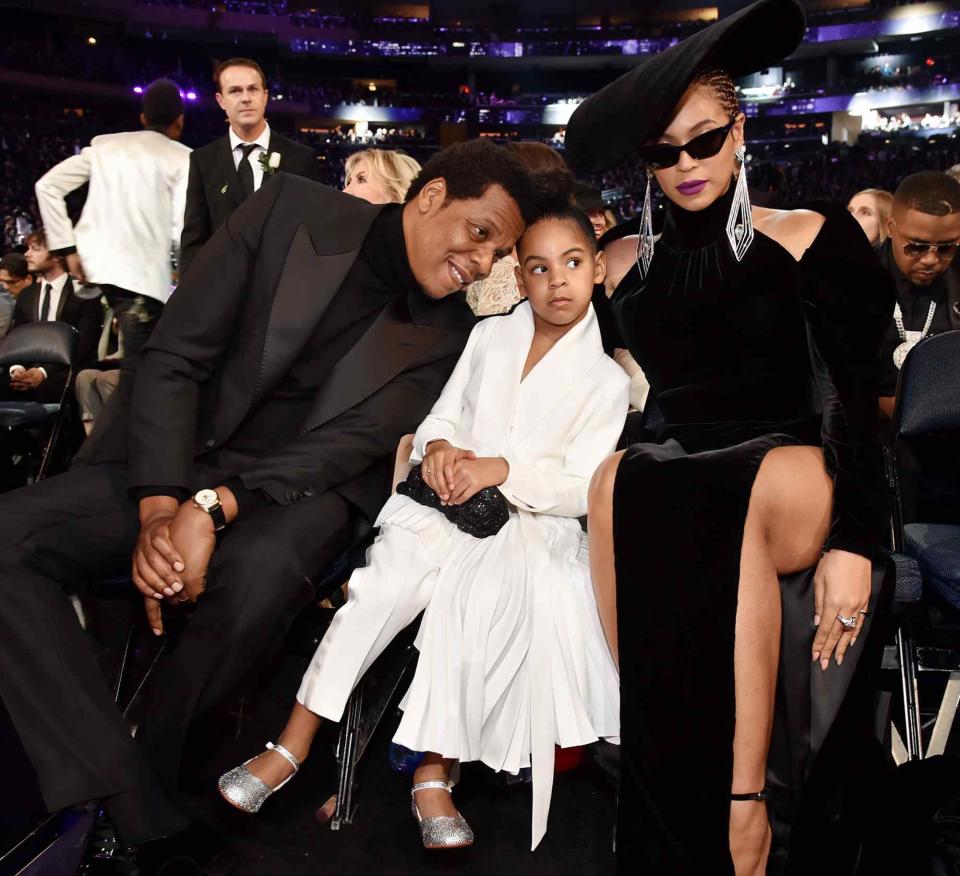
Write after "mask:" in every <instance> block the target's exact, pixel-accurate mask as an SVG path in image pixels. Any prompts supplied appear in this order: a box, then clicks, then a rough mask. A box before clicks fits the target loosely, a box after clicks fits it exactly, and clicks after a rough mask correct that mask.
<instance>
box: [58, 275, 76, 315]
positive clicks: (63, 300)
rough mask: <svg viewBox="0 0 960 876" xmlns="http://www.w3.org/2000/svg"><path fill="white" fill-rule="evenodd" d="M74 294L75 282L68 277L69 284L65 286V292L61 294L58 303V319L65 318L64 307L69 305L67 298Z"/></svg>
mask: <svg viewBox="0 0 960 876" xmlns="http://www.w3.org/2000/svg"><path fill="white" fill-rule="evenodd" d="M72 294H73V280H71V279H70V278H69V277H67V282H66V283H64V284H63V291H62V292H61V293H60V300H59V301H58V302H57V319H62V318H63V306H64V305H65V304H66V303H67V298H69V297H70V296H71V295H72Z"/></svg>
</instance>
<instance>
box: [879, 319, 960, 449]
mask: <svg viewBox="0 0 960 876" xmlns="http://www.w3.org/2000/svg"><path fill="white" fill-rule="evenodd" d="M955 430H956V431H960V331H952V332H943V334H939V335H932V336H931V337H929V338H925V339H924V340H922V341H921V342H920V343H919V344H917V346H916V347H914V348H913V349H912V350H911V351H910V353H909V354H908V355H907V358H906V359H905V360H904V363H903V368H901V369H900V381H899V384H898V386H897V402H896V408H895V410H894V414H893V431H894V435H895V436H896V437H898V438H914V437H918V436H921V435H931V434H936V433H942V432H952V431H955Z"/></svg>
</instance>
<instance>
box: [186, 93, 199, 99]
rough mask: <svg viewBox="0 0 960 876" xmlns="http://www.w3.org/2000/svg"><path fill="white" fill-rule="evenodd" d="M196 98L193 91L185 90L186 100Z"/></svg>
mask: <svg viewBox="0 0 960 876" xmlns="http://www.w3.org/2000/svg"><path fill="white" fill-rule="evenodd" d="M196 99H197V93H196V92H195V91H188V92H187V100H196Z"/></svg>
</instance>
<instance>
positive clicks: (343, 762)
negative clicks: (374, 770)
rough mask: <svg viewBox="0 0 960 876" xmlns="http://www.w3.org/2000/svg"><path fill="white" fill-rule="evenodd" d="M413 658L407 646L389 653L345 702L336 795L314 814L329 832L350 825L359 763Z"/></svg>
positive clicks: (410, 648) (341, 725)
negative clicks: (326, 824) (327, 824)
mask: <svg viewBox="0 0 960 876" xmlns="http://www.w3.org/2000/svg"><path fill="white" fill-rule="evenodd" d="M416 654H417V652H416V648H414V647H413V645H412V644H409V643H408V644H405V645H403V646H402V647H400V648H399V649H388V651H387V652H386V654H384V655H383V656H382V657H381V658H380V659H379V660H378V661H377V663H376V664H375V665H374V667H373V668H372V669H371V671H370V672H368V674H367V675H366V676H365V677H364V678H363V679H361V681H360V683H359V684H358V685H357V686H356V688H355V689H354V691H353V693H352V694H351V695H350V699H349V700H347V706H346V709H345V710H344V715H343V720H342V722H341V724H340V738H339V740H338V742H337V766H338V769H339V777H338V782H337V794H336V797H335V798H331V799H330V800H328V801H327V802H326V803H325V804H324V805H323V806H322V807H321V808H320V809H318V810H317V813H316V814H317V819H318V820H319V821H321V822H323V821H327V820H328V819H329V821H330V829H331V830H340V828H341V826H344V825H349V824H352V823H353V819H354V816H355V815H356V810H357V804H356V801H355V799H354V798H355V796H356V793H357V789H358V782H357V768H358V766H359V763H360V759H361V758H362V757H363V755H364V752H365V751H366V750H367V745H368V744H369V742H370V740H371V739H372V738H373V735H374V733H376V730H377V727H378V726H379V725H380V721H381V720H382V719H383V716H384V715H385V714H386V713H387V712H388V711H389V710H390V707H391V705H392V704H393V703H394V702H395V700H396V697H397V695H398V693H399V691H400V688H401V685H402V684H403V682H404V679H405V678H406V676H407V673H408V671H409V669H410V667H411V666H412V665H413V663H414V660H415V659H416ZM381 670H382V671H381Z"/></svg>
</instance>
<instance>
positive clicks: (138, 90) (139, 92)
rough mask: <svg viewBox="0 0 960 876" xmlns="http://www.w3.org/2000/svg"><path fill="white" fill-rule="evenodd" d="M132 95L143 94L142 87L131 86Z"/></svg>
mask: <svg viewBox="0 0 960 876" xmlns="http://www.w3.org/2000/svg"><path fill="white" fill-rule="evenodd" d="M133 93H134V94H143V86H142V85H134V86H133Z"/></svg>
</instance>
